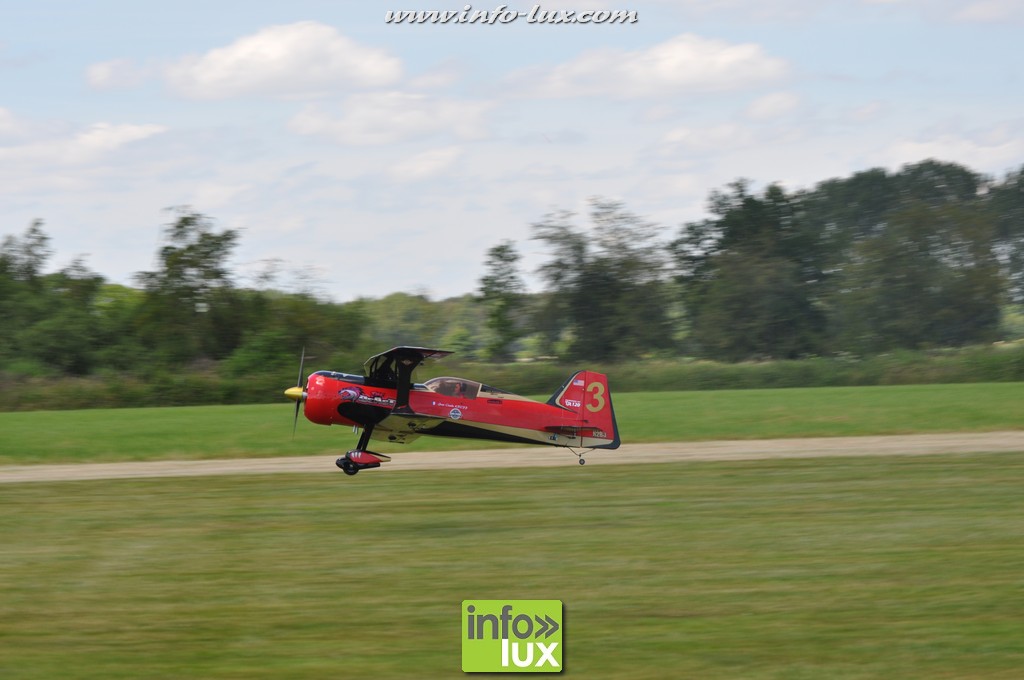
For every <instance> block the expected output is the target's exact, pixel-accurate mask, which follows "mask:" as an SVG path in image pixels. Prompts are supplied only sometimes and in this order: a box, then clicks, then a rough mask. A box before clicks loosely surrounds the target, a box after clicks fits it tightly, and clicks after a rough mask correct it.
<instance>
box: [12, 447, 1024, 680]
mask: <svg viewBox="0 0 1024 680" xmlns="http://www.w3.org/2000/svg"><path fill="white" fill-rule="evenodd" d="M1022 488H1024V453H1022V454H1000V455H992V454H988V455H986V454H978V455H962V456H931V457H923V458H916V457H915V458H904V457H894V458H886V459H877V458H874V459H867V458H846V459H836V460H786V461H750V462H739V463H702V464H672V465H639V466H634V467H628V468H627V467H612V468H609V467H600V466H599V467H593V468H591V467H585V468H580V467H578V466H568V467H565V468H551V469H544V470H507V469H493V470H470V471H457V472H454V471H449V472H417V473H402V472H390V473H378V474H376V475H373V476H370V475H367V476H366V478H365V479H364V478H362V477H360V478H359V479H358V480H357V483H353V482H350V481H348V480H347V479H346V478H342V477H340V476H337V475H327V474H324V475H285V476H266V477H264V476H252V477H211V478H177V479H164V480H142V481H140V480H116V481H102V482H67V483H48V484H19V485H4V486H3V488H2V489H0V546H3V549H2V550H0V584H2V585H0V588H2V590H0V605H2V606H0V677H3V678H4V679H5V680H29V679H35V678H46V679H49V678H63V679H72V678H102V679H103V680H118V679H120V678H133V679H134V678H183V677H189V678H199V677H201V678H210V679H218V678H253V679H256V678H285V677H286V678H317V679H319V678H344V677H352V678H370V677H373V678H391V677H396V678H398V677H403V678H404V677H423V678H434V677H451V678H456V677H463V676H462V674H461V672H460V671H459V625H460V623H459V612H460V609H459V604H460V602H461V601H462V600H463V599H468V598H480V599H501V598H524V599H525V598H531V599H561V600H563V601H564V602H565V612H566V614H565V645H566V647H565V665H566V670H565V674H566V675H568V676H572V677H581V678H670V677H672V678H712V679H713V678H743V679H752V680H758V679H762V678H764V679H783V678H785V679H787V680H788V679H794V678H795V679H801V678H807V679H815V680H817V679H819V678H829V679H830V680H831V679H838V680H844V679H855V678H958V679H959V678H1007V679H1009V678H1017V677H1020V669H1021V668H1024V636H1022V635H1021V632H1022V627H1021V625H1022V624H1021V598H1022V595H1024V591H1022V584H1024V581H1022V576H1021V575H1022V574H1024V543H1022V542H1021V540H1020V535H1021V533H1020V532H1021V519H1020V518H1021V517H1022V516H1024V494H1022V493H1021V489H1022Z"/></svg>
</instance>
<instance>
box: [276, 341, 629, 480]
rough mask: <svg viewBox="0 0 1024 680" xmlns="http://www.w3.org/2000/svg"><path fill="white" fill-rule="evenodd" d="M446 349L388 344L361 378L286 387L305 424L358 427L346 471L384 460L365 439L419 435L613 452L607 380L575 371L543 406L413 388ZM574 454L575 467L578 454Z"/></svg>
mask: <svg viewBox="0 0 1024 680" xmlns="http://www.w3.org/2000/svg"><path fill="white" fill-rule="evenodd" d="M449 354H451V352H446V351H444V350H437V349H426V348H424V347H395V348H393V349H389V350H388V351H387V352H384V353H382V354H378V355H376V356H373V357H370V358H369V359H367V361H366V363H365V364H364V372H365V375H354V374H351V373H338V372H335V371H317V372H315V373H312V374H310V376H309V379H308V380H307V381H306V386H305V388H303V387H302V367H301V366H300V367H299V384H298V385H297V386H295V387H292V388H289V389H287V390H285V395H287V396H288V397H289V398H290V399H294V400H295V402H296V403H295V418H296V420H297V419H298V417H299V408H300V407H301V406H303V405H304V406H305V409H304V413H305V415H306V418H307V419H308V420H310V421H311V422H314V423H318V424H320V425H351V426H354V427H359V428H362V430H363V431H362V434H361V435H360V437H359V443H358V444H356V448H354V449H353V450H351V451H349V452H348V453H346V454H345V455H344V456H342V457H341V458H339V459H338V460H337V465H338V467H340V468H341V469H342V470H343V471H344V472H345V473H346V474H349V475H354V474H356V473H357V472H359V471H360V470H363V469H366V468H376V467H380V464H381V463H384V462H387V461H389V460H391V458H390V456H387V455H384V454H382V453H375V452H373V451H369V450H368V449H367V446H368V445H369V443H370V439H371V438H372V439H377V440H382V441H387V442H398V443H403V444H404V443H406V442H409V441H412V440H413V439H415V438H417V437H420V436H424V435H430V436H437V437H462V438H468V439H485V440H490V441H500V442H515V443H519V444H544V445H547V446H561V447H564V448H569V449H617V448H618V447H619V429H618V426H617V425H616V423H615V411H614V409H613V408H612V395H611V392H610V391H609V390H608V379H607V377H605V376H604V375H603V374H601V373H595V372H594V371H578V372H576V373H574V374H573V375H572V376H571V377H570V378H569V379H568V380H566V381H565V383H564V384H563V385H562V386H561V387H560V388H558V390H556V391H555V393H554V394H553V395H551V398H550V399H548V400H547V402H546V403H541V402H538V401H533V400H532V399H527V398H526V397H521V396H519V395H516V394H512V393H511V392H506V391H504V390H499V389H497V388H494V387H491V386H489V385H484V384H482V383H480V382H477V381H475V380H466V379H465V378H450V377H441V378H432V379H430V380H427V381H426V382H424V383H413V381H412V373H413V370H415V369H416V367H417V366H419V365H420V364H421V363H423V362H424V361H426V360H428V359H439V358H442V357H446V356H448V355H449ZM573 453H575V454H576V456H577V457H578V458H579V461H580V465H583V464H584V463H585V462H586V461H585V460H584V458H583V454H582V453H577V452H576V451H575V450H574V451H573Z"/></svg>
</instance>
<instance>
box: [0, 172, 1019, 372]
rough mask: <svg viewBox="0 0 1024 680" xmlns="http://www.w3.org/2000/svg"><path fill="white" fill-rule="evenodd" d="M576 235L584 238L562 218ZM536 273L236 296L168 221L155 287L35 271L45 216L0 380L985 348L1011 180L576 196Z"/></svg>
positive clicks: (487, 267)
mask: <svg viewBox="0 0 1024 680" xmlns="http://www.w3.org/2000/svg"><path fill="white" fill-rule="evenodd" d="M581 222H582V223H581ZM531 238H533V239H535V240H536V241H538V242H539V243H541V244H542V245H543V247H544V249H545V252H546V260H545V261H544V263H543V264H542V265H541V267H540V269H539V271H538V274H539V276H540V279H541V280H542V281H543V284H544V289H543V290H542V291H541V292H537V293H528V292H527V291H526V287H525V285H524V283H523V272H522V270H521V257H520V255H519V249H518V246H517V244H516V243H514V242H511V241H505V242H502V243H499V244H497V245H495V246H494V247H493V248H491V249H490V250H489V251H488V253H487V257H486V260H485V262H483V263H482V265H483V271H484V274H483V276H482V277H481V279H480V282H479V287H478V289H477V290H476V291H474V292H472V293H467V294H466V295H464V296H462V297H459V298H452V299H448V300H441V301H432V300H430V299H428V298H427V297H426V296H425V295H415V294H408V293H394V294H392V295H389V296H387V297H385V298H382V299H375V300H370V299H361V300H356V301H353V302H347V303H335V302H331V301H329V300H325V299H323V298H322V297H321V296H318V295H316V294H313V293H311V292H300V293H295V292H283V291H279V290H274V289H265V288H259V287H252V286H248V287H247V286H242V285H240V284H239V283H238V280H237V274H236V273H235V272H233V271H232V270H231V267H230V264H229V263H230V261H231V255H232V253H233V251H234V249H235V247H236V246H237V244H238V240H239V234H238V232H236V231H233V230H220V231H218V229H217V227H216V224H215V223H214V221H213V220H212V219H211V218H209V217H207V216H205V215H202V214H200V213H198V212H196V211H194V210H192V209H190V208H177V209H175V210H174V212H173V217H172V220H171V222H170V223H169V224H167V225H165V228H164V234H163V244H162V245H161V246H160V248H159V251H158V253H157V258H156V266H155V267H154V269H153V270H152V271H141V272H139V273H138V274H137V275H136V278H135V285H134V286H122V285H117V284H113V283H111V282H108V281H106V280H105V279H104V277H103V276H102V275H100V274H98V273H96V272H93V271H91V270H89V268H88V267H87V266H86V265H85V263H84V261H83V260H81V259H77V260H75V261H74V262H72V263H71V264H69V265H67V266H66V267H64V268H63V269H61V270H59V271H57V272H51V273H46V269H47V264H48V262H49V260H50V258H51V257H52V254H53V253H52V248H51V246H50V237H49V236H48V235H47V234H46V231H45V225H44V223H43V222H42V221H36V222H33V223H32V224H31V225H29V226H28V228H27V229H25V231H24V232H23V233H22V234H20V235H9V236H7V237H5V238H4V240H3V243H2V245H0V318H2V319H3V323H2V324H0V370H3V371H5V372H7V373H8V374H14V375H19V374H22V375H52V374H64V375H90V374H96V373H119V372H131V373H134V374H136V375H142V376H145V375H146V373H147V371H166V370H179V369H181V368H182V367H186V368H189V369H191V370H199V371H203V370H206V371H217V372H221V373H223V374H227V375H235V376H238V375H244V374H247V373H252V372H263V373H265V372H270V371H279V370H283V368H284V367H288V366H295V365H296V364H297V354H298V352H299V350H300V348H302V347H306V348H307V352H308V353H311V354H315V355H317V356H318V359H320V363H324V362H331V363H333V364H336V365H337V366H339V367H342V368H349V367H354V366H357V365H359V363H360V362H361V361H362V359H363V358H365V357H366V356H369V355H370V354H373V353H375V352H377V351H380V350H381V349H382V348H383V347H384V346H385V345H386V346H391V345H397V344H406V343H408V344H422V345H435V346H444V347H446V348H449V349H454V350H456V351H458V352H459V353H460V354H461V355H462V356H464V357H466V358H472V359H479V360H488V361H493V362H504V361H509V360H512V359H514V358H516V357H522V356H531V357H558V358H560V359H564V360H574V361H575V360H589V361H603V362H609V361H619V360H624V359H635V358H640V357H652V356H653V357H661V358H668V357H674V356H688V357H702V358H710V359H717V360H724V361H730V362H735V361H744V360H764V359H796V358H803V357H811V356H840V355H847V354H849V355H857V356H863V355H868V354H877V353H882V352H888V351H892V350H898V349H922V348H932V347H955V346H963V345H970V344H979V343H986V342H991V341H993V340H997V339H1000V333H1005V331H1003V330H1001V329H1004V328H1005V323H1004V316H1003V315H1004V314H1005V312H1006V310H1007V309H1012V308H1013V307H1014V305H1020V304H1021V303H1022V302H1024V247H1022V246H1024V167H1022V168H1021V169H1020V170H1017V171H1015V172H1011V173H1009V174H1008V175H1006V176H1005V177H1004V178H1003V179H1001V180H995V179H992V178H988V177H985V176H983V175H981V174H979V173H976V172H974V171H972V170H970V169H968V168H966V167H963V166H960V165H957V164H952V163H941V162H938V161H933V160H929V161H924V162H921V163H917V164H913V165H908V166H905V167H903V168H902V169H901V170H899V171H897V172H888V171H886V170H883V169H872V170H866V171H863V172H859V173H856V174H854V175H852V176H850V177H848V178H842V179H830V180H827V181H824V182H821V183H819V184H817V185H816V186H814V187H813V188H809V189H799V190H792V191H787V190H786V189H785V188H783V187H782V186H781V185H778V184H772V185H769V186H767V187H766V188H764V189H763V190H761V191H754V190H753V189H752V185H751V184H750V183H749V182H747V181H744V180H738V181H736V182H733V183H732V184H730V185H728V186H726V187H724V188H722V189H719V190H716V191H713V192H712V193H711V195H710V197H709V217H708V218H706V219H703V220H700V221H696V222H688V223H686V224H683V225H679V226H678V227H675V228H672V227H666V226H663V225H659V224H656V223H653V222H651V221H649V220H647V219H645V218H643V217H641V216H638V215H636V214H634V213H633V212H631V211H630V210H628V208H627V207H626V205H625V204H624V203H622V202H619V201H612V200H606V199H600V198H595V199H593V200H592V201H591V203H590V210H589V213H588V214H587V215H586V216H579V215H575V214H573V213H570V212H567V211H556V212H552V213H550V214H548V215H546V216H544V217H543V218H542V219H541V220H539V221H538V222H537V223H535V224H533V225H532V226H531Z"/></svg>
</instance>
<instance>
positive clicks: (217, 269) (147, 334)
mask: <svg viewBox="0 0 1024 680" xmlns="http://www.w3.org/2000/svg"><path fill="white" fill-rule="evenodd" d="M174 212H175V213H176V214H177V219H175V221H174V222H172V223H171V224H169V225H167V226H166V228H165V229H164V237H165V239H166V244H165V245H164V246H163V247H161V248H160V251H159V253H158V259H159V265H160V266H159V268H158V269H157V270H156V271H151V272H139V273H138V274H137V275H136V278H137V280H138V282H139V283H140V284H141V285H142V288H143V290H144V291H145V294H146V295H145V300H144V302H143V304H142V305H141V308H140V316H139V318H138V320H137V322H138V326H137V330H138V332H139V334H140V336H141V337H142V339H143V342H144V343H145V344H146V345H147V346H149V347H150V348H152V349H153V350H155V351H156V352H157V355H158V358H162V359H163V360H165V361H167V362H171V363H180V362H182V361H189V360H193V359H199V358H209V359H220V358H223V357H225V356H227V355H228V354H230V352H231V351H232V350H233V349H234V348H235V347H236V346H237V344H238V343H239V342H240V334H241V331H240V327H239V324H238V323H237V321H238V319H237V317H236V314H235V312H236V311H237V307H235V305H236V303H237V297H236V296H235V295H234V292H233V284H232V280H231V272H230V270H229V269H228V259H229V257H230V255H231V252H232V250H233V249H234V247H235V245H236V244H237V241H238V232H236V231H233V230H230V229H228V230H225V231H222V232H219V233H218V232H215V231H214V229H213V223H212V221H211V220H210V219H209V218H208V217H206V216H205V215H202V214H200V213H197V212H195V211H193V210H191V209H189V208H186V207H179V208H175V209H174Z"/></svg>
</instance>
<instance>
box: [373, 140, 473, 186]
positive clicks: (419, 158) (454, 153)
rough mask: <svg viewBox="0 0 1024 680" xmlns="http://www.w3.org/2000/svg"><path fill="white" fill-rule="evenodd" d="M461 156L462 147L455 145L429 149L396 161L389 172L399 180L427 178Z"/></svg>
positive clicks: (442, 170) (443, 169)
mask: <svg viewBox="0 0 1024 680" xmlns="http://www.w3.org/2000/svg"><path fill="white" fill-rule="evenodd" d="M461 156H462V149H461V148H459V147H457V146H448V147H444V148H440V149H431V150H429V151H424V152H423V153H418V154H416V155H415V156H412V157H410V158H407V159H406V160H404V161H402V162H400V163H398V164H397V165H395V166H394V167H393V168H392V169H391V173H390V174H391V176H392V177H393V178H394V179H396V180H398V181H400V182H413V181H419V180H424V179H429V178H431V177H435V176H437V175H439V174H441V173H443V172H444V171H445V170H447V169H448V168H450V167H451V166H452V165H454V164H455V162H456V161H457V160H458V159H459V157H461Z"/></svg>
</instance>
